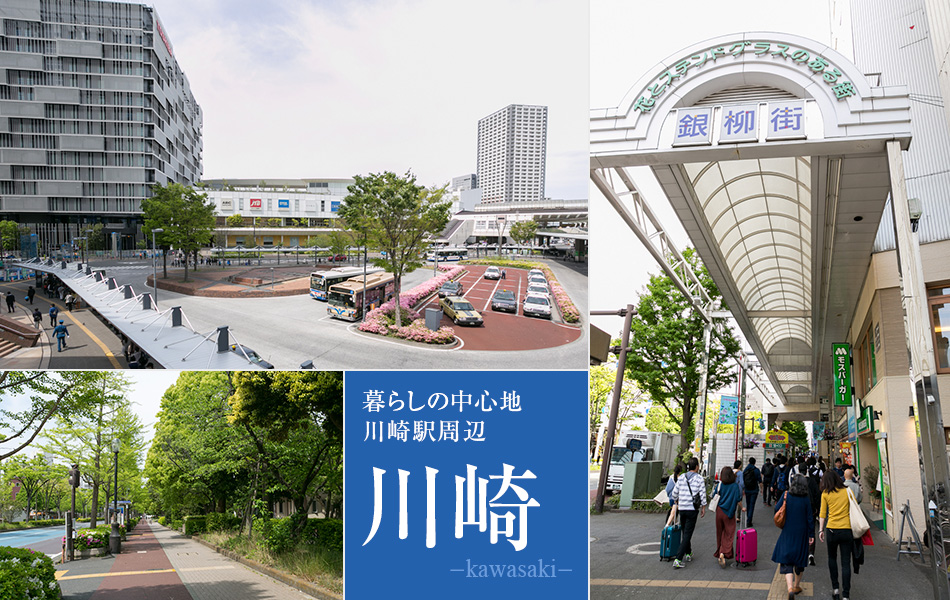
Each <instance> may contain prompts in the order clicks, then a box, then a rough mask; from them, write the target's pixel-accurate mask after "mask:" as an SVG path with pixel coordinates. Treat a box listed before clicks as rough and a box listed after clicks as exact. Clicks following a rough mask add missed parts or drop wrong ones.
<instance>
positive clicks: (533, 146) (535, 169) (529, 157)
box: [477, 104, 548, 203]
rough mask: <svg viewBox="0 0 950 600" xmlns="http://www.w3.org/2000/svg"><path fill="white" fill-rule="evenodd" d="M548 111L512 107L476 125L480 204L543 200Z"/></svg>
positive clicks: (537, 107)
mask: <svg viewBox="0 0 950 600" xmlns="http://www.w3.org/2000/svg"><path fill="white" fill-rule="evenodd" d="M547 134H548V108H547V107H546V106H527V105H522V104H511V105H509V106H506V107H505V108H503V109H501V110H499V111H497V112H495V113H492V114H491V115H488V116H487V117H485V118H484V119H481V120H479V122H478V169H477V170H478V173H477V182H478V187H479V188H481V190H482V198H481V200H482V202H484V203H494V202H530V201H535V200H543V199H544V173H545V171H544V165H545V158H546V152H547Z"/></svg>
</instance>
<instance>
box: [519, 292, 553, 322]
mask: <svg viewBox="0 0 950 600" xmlns="http://www.w3.org/2000/svg"><path fill="white" fill-rule="evenodd" d="M522 310H523V311H524V314H525V316H528V315H533V316H535V317H544V318H545V319H550V318H551V300H550V298H548V297H547V296H546V295H542V294H528V295H527V296H525V299H524V305H523V307H522Z"/></svg>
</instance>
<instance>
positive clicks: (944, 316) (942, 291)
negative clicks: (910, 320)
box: [927, 285, 950, 373]
mask: <svg viewBox="0 0 950 600" xmlns="http://www.w3.org/2000/svg"><path fill="white" fill-rule="evenodd" d="M927 303H928V305H929V309H930V326H931V327H933V331H934V353H935V354H936V362H937V372H938V373H950V285H947V286H942V287H938V288H932V289H929V290H927Z"/></svg>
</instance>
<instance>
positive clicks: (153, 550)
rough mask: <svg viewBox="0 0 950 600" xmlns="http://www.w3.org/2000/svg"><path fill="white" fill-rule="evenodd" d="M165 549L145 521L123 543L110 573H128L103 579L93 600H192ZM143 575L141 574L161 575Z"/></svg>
mask: <svg viewBox="0 0 950 600" xmlns="http://www.w3.org/2000/svg"><path fill="white" fill-rule="evenodd" d="M172 568H173V567H172V564H171V562H169V560H168V557H167V556H165V551H164V550H162V545H161V544H160V543H159V541H158V540H157V539H155V534H154V533H152V530H151V528H150V527H149V526H148V524H147V523H146V522H145V519H142V521H140V522H139V524H138V526H137V527H136V528H135V529H134V530H133V533H131V534H129V536H128V540H127V541H125V542H122V553H121V554H119V555H118V556H116V557H115V561H114V562H113V565H112V569H111V570H110V572H111V573H129V574H128V575H116V576H113V577H104V578H103V579H102V583H101V584H99V589H97V590H96V592H95V593H94V594H93V595H92V600H131V599H134V600H192V599H191V594H189V593H188V590H187V589H186V588H185V584H184V583H182V582H181V578H180V577H178V573H176V572H174V571H173V570H171V569H172ZM161 570H167V572H164V573H162V572H158V573H142V571H161Z"/></svg>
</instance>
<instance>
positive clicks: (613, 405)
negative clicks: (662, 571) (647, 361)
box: [591, 304, 637, 514]
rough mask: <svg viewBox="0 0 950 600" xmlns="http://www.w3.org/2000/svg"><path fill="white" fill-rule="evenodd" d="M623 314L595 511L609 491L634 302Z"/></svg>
mask: <svg viewBox="0 0 950 600" xmlns="http://www.w3.org/2000/svg"><path fill="white" fill-rule="evenodd" d="M591 314H594V313H593V312H592V313H591ZM614 314H620V315H622V316H623V318H624V319H623V332H622V333H621V334H620V355H619V356H618V357H617V376H616V378H614V390H613V398H612V399H611V402H610V417H609V419H608V421H607V436H606V437H605V438H604V453H603V457H602V459H603V462H602V463H601V466H600V478H599V480H598V482H597V499H596V500H595V504H594V511H595V512H596V513H597V514H601V513H602V512H604V496H605V495H606V493H607V474H608V473H609V472H610V458H611V455H612V454H613V446H614V435H615V434H616V433H617V413H618V412H619V411H620V393H621V391H622V390H623V375H624V371H626V367H627V350H628V349H629V348H630V323H631V322H632V321H633V315H635V314H637V311H636V310H635V309H634V308H633V305H632V304H628V305H627V308H625V309H622V310H620V311H619V312H618V313H614Z"/></svg>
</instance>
